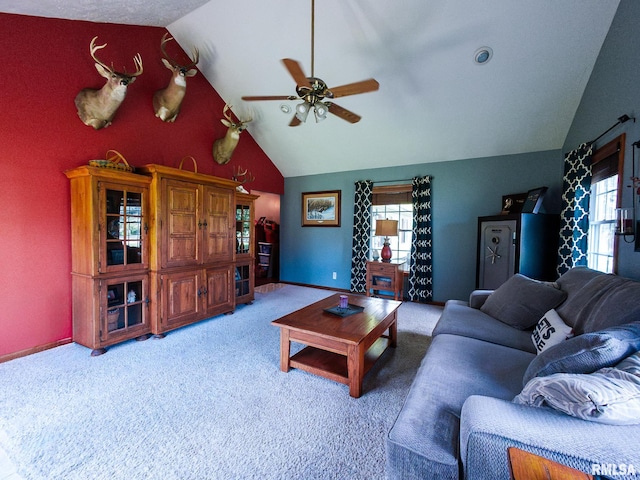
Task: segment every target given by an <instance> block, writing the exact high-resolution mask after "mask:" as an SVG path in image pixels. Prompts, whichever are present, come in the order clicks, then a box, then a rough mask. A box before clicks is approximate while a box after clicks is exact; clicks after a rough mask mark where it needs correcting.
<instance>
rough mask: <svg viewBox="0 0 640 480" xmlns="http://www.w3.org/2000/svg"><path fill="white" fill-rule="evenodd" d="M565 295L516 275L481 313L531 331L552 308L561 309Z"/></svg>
mask: <svg viewBox="0 0 640 480" xmlns="http://www.w3.org/2000/svg"><path fill="white" fill-rule="evenodd" d="M566 295H567V294H566V293H565V292H563V291H562V290H558V289H556V288H554V287H552V286H550V285H547V284H545V283H543V282H539V281H537V280H533V279H531V278H528V277H525V276H524V275H521V274H519V273H516V274H515V275H513V276H512V277H511V278H509V280H507V281H506V282H504V283H503V284H502V285H500V286H499V287H498V288H497V289H496V291H494V292H493V293H492V294H491V295H489V298H487V301H486V302H484V305H482V307H480V310H481V311H483V312H484V313H486V314H487V315H491V316H492V317H493V318H496V319H498V320H500V321H501V322H503V323H506V324H507V325H511V326H512V327H515V328H517V329H520V330H526V329H528V328H531V327H533V326H534V325H535V324H536V323H537V322H538V320H539V319H540V317H542V315H544V313H545V312H546V311H548V310H549V309H551V308H555V307H557V306H558V305H560V304H561V303H562V302H563V301H564V299H565V298H566Z"/></svg>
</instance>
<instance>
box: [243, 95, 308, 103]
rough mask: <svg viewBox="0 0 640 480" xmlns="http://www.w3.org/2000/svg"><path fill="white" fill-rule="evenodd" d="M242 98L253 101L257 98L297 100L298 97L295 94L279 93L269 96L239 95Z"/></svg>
mask: <svg viewBox="0 0 640 480" xmlns="http://www.w3.org/2000/svg"><path fill="white" fill-rule="evenodd" d="M241 98H242V100H246V101H248V102H254V101H257V100H297V99H298V97H296V96H295V95H280V96H270V95H263V96H254V97H250V96H249V97H241Z"/></svg>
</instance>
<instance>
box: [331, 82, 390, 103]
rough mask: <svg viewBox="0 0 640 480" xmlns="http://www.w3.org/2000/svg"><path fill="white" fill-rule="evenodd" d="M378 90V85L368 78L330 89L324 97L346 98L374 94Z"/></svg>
mask: <svg viewBox="0 0 640 480" xmlns="http://www.w3.org/2000/svg"><path fill="white" fill-rule="evenodd" d="M378 88H380V84H379V83H378V82H377V81H376V80H374V79H373V78H370V79H368V80H363V81H361V82H355V83H349V84H347V85H341V86H339V87H334V88H330V89H329V92H330V93H329V92H328V94H327V95H326V96H327V97H329V98H338V97H346V96H347V95H356V94H358V93H367V92H375V91H376V90H378Z"/></svg>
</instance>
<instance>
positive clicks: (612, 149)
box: [587, 133, 626, 274]
mask: <svg viewBox="0 0 640 480" xmlns="http://www.w3.org/2000/svg"><path fill="white" fill-rule="evenodd" d="M625 140H626V135H625V134H624V133H622V134H621V135H619V136H618V137H616V138H614V139H613V140H611V141H610V142H608V143H606V144H605V145H603V146H602V147H599V148H598V149H596V150H595V152H594V153H593V156H592V158H591V170H592V183H591V188H590V190H589V195H590V197H591V196H592V195H593V185H594V184H595V183H597V182H600V181H603V180H605V179H607V178H610V177H612V176H614V175H616V174H617V175H618V181H617V191H616V205H615V207H614V208H620V206H621V205H622V192H623V187H624V147H625ZM604 162H608V163H609V165H605V164H604ZM599 165H600V166H602V167H603V168H602V169H599V168H598V166H599ZM612 165H615V166H617V169H615V168H612ZM594 170H595V172H596V174H595V175H593V172H594ZM603 170H604V173H602V171H603ZM594 179H596V180H597V181H596V182H594ZM592 200H593V198H590V200H589V234H590V235H589V236H590V237H591V224H592V222H591V213H592V212H591V206H592V203H591V202H592ZM611 222H612V224H613V228H615V217H614V218H613V219H612V220H611ZM607 223H610V222H609V220H607ZM612 243H613V245H612V252H611V253H612V260H611V261H612V265H611V267H612V268H611V271H612V273H614V274H617V273H618V243H619V241H618V240H617V237H614V239H613V242H612ZM591 254H592V253H591V251H590V250H587V258H589V256H590V255H591ZM589 267H590V268H593V267H594V266H593V265H589Z"/></svg>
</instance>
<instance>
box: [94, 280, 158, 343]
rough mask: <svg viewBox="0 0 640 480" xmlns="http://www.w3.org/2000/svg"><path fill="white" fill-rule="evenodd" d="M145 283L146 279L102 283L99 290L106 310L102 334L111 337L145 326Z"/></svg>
mask: <svg viewBox="0 0 640 480" xmlns="http://www.w3.org/2000/svg"><path fill="white" fill-rule="evenodd" d="M146 283H147V282H146V277H139V278H137V279H128V280H112V281H105V282H104V283H103V286H102V287H101V290H102V294H103V295H104V296H105V297H104V299H103V301H104V303H103V305H105V307H103V308H104V309H105V310H106V319H105V320H106V329H104V328H103V332H104V331H106V334H107V335H111V334H115V333H118V332H125V331H128V330H131V329H132V328H135V327H143V326H145V325H146V323H147V317H146V312H147V303H148V298H147V291H146V290H147V285H146ZM103 336H104V335H103Z"/></svg>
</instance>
